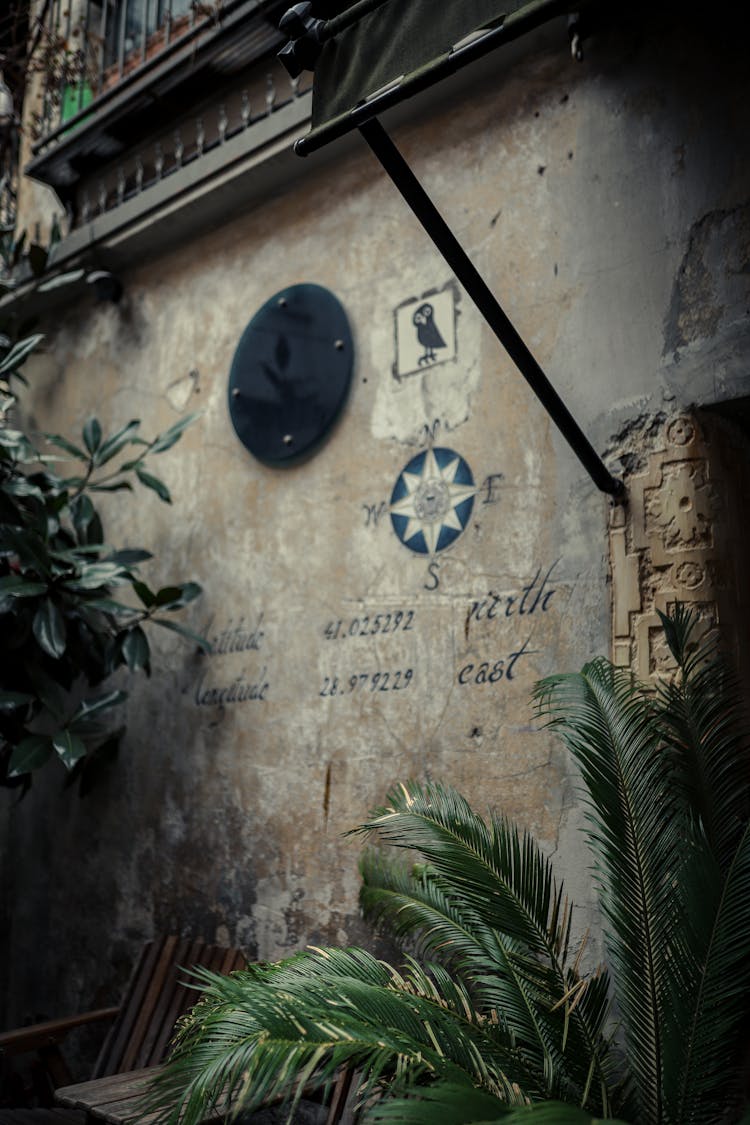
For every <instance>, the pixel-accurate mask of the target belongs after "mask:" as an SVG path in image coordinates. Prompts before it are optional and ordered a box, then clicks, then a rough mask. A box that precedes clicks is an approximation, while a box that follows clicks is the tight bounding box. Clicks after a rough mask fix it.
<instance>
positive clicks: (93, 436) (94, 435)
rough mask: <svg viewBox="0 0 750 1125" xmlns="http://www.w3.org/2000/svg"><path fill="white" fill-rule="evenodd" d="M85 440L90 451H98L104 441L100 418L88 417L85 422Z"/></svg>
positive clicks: (92, 452)
mask: <svg viewBox="0 0 750 1125" xmlns="http://www.w3.org/2000/svg"><path fill="white" fill-rule="evenodd" d="M83 441H84V444H85V446H86V448H87V449H88V451H89V453H91V454H92V455H93V454H94V453H96V451H97V450H98V448H99V446H100V445H101V442H102V428H101V426H100V424H99V419H98V418H88V419H87V420H86V422H85V423H84V426H83Z"/></svg>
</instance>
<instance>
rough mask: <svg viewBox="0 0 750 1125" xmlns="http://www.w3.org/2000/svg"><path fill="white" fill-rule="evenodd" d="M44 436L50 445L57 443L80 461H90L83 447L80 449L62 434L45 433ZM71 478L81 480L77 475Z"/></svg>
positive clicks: (59, 447) (58, 446)
mask: <svg viewBox="0 0 750 1125" xmlns="http://www.w3.org/2000/svg"><path fill="white" fill-rule="evenodd" d="M44 437H45V438H46V440H47V441H48V442H49V443H50V445H56V446H57V448H58V449H64V450H65V452H66V453H69V454H70V455H71V457H77V458H78V460H79V461H88V459H89V458H88V454H87V453H84V451H83V450H82V449H79V448H78V446H77V445H73V442H72V441H68V439H67V438H66V437H63V436H62V434H45V435H44ZM71 479H75V480H79V479H80V478H78V477H76V478H71Z"/></svg>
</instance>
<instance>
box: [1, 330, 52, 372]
mask: <svg viewBox="0 0 750 1125" xmlns="http://www.w3.org/2000/svg"><path fill="white" fill-rule="evenodd" d="M43 339H44V336H43V335H41V334H37V335H36V336H29V337H28V339H26V340H19V341H18V343H17V344H15V345H14V346H13V347H12V348H11V349H10V351H9V352H8V354H7V355H6V357H5V359H4V360H2V362H0V375H3V374H4V373H5V372H6V371H13V370H14V369H15V368H16V367H20V366H21V364H22V363H23V362H24V360H25V359H26V358H27V356H28V355H29V354H30V353H31V352H33V350H34V348H36V347H37V346H38V344H40V343H41V341H42V340H43Z"/></svg>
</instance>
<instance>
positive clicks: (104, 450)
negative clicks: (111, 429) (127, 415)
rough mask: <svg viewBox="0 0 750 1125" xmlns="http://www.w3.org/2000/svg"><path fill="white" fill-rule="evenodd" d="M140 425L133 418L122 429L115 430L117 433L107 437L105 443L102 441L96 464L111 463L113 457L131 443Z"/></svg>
mask: <svg viewBox="0 0 750 1125" xmlns="http://www.w3.org/2000/svg"><path fill="white" fill-rule="evenodd" d="M140 424H141V423H140V422H139V420H138V419H137V418H133V419H132V420H131V421H130V422H128V423H127V425H126V426H123V427H122V429H120V430H117V432H116V433H114V434H112V436H111V437H108V438H107V440H106V441H103V442H102V444H101V447H100V449H99V456H98V458H97V463H98V464H99V465H105V464H106V463H107V461H111V460H112V458H113V457H116V456H117V454H118V453H119V452H120V450H121V449H124V447H125V446H126V445H128V444H129V443H130V442H131V440H132V438H133V437H135V435H136V433H137V432H138V428H139V426H140Z"/></svg>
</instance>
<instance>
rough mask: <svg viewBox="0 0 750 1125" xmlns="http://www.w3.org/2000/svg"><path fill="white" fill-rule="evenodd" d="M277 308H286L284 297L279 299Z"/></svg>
mask: <svg viewBox="0 0 750 1125" xmlns="http://www.w3.org/2000/svg"><path fill="white" fill-rule="evenodd" d="M279 308H280V309H285V308H286V297H279Z"/></svg>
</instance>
